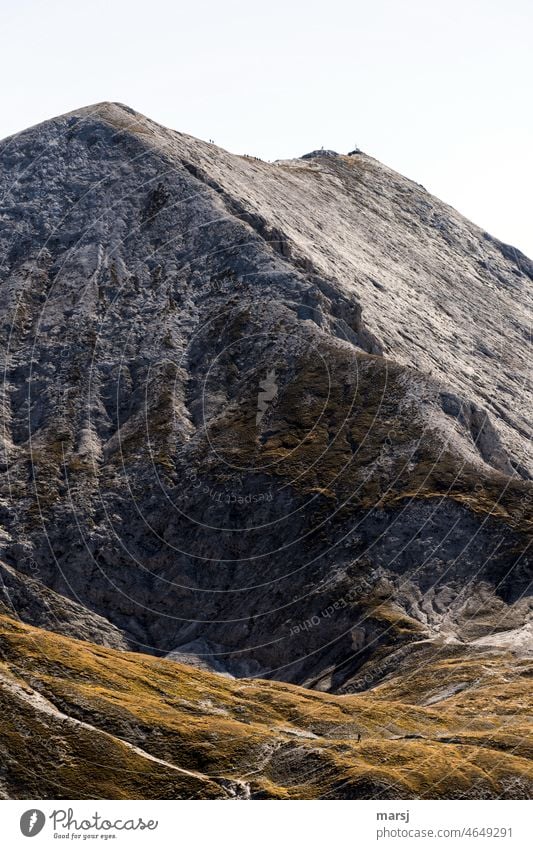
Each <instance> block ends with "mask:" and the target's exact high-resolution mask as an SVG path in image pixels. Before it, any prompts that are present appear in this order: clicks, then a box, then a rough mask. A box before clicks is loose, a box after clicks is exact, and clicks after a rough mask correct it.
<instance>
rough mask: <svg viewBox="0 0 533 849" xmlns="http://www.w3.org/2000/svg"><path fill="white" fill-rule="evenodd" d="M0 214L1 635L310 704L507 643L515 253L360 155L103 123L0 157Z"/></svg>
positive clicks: (55, 131)
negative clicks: (463, 651)
mask: <svg viewBox="0 0 533 849" xmlns="http://www.w3.org/2000/svg"><path fill="white" fill-rule="evenodd" d="M0 187H1V193H2V201H1V204H2V205H1V207H0V215H1V219H0V220H1V230H0V275H1V285H0V310H1V313H0V315H1V326H0V335H1V341H2V348H1V350H2V369H3V374H4V380H3V390H2V399H1V404H0V416H1V424H2V427H1V431H0V432H1V435H2V444H1V457H0V460H1V463H2V469H3V482H2V491H1V493H0V494H1V499H2V500H1V504H0V522H1V524H2V528H3V532H2V536H1V538H0V543H1V548H0V555H1V557H2V559H3V562H4V563H5V564H6V566H5V576H6V577H5V585H6V592H5V594H6V593H7V601H5V600H4V605H5V606H6V609H9V604H11V609H13V608H14V609H16V611H17V613H18V615H19V616H20V617H21V618H22V619H23V620H24V621H25V622H30V623H33V624H37V625H40V626H44V627H46V628H51V629H54V630H57V631H59V632H60V633H63V634H66V635H67V636H73V635H76V636H80V637H82V638H85V639H91V640H93V641H98V642H100V643H103V644H105V645H108V646H111V647H115V648H116V647H118V648H120V647H122V648H123V647H129V648H134V649H137V650H140V651H143V652H147V653H153V654H157V655H164V656H169V657H171V658H172V657H174V658H179V659H180V660H183V659H186V658H189V659H190V660H191V661H193V662H194V663H195V664H196V665H198V666H200V668H202V669H209V668H211V669H214V670H216V671H225V672H226V673H228V674H230V675H235V676H250V675H252V676H262V677H273V678H277V679H281V680H285V681H291V682H296V683H300V684H306V685H307V686H310V687H315V688H318V689H321V690H331V691H333V692H343V691H344V690H345V689H346V688H354V689H353V691H354V692H355V691H359V690H360V689H361V688H363V689H364V687H365V686H366V685H365V681H367V683H368V679H367V678H366V677H365V675H366V673H362V670H364V669H365V668H366V666H367V664H368V663H370V662H373V663H374V664H378V666H377V668H378V669H385V668H388V667H387V663H388V661H387V658H392V657H396V658H397V657H398V654H397V653H398V652H400V653H401V657H402V658H404V660H405V662H406V663H407V662H408V660H409V658H410V657H411V656H412V654H413V653H415V654H416V652H417V651H418V649H419V646H420V645H421V644H423V645H424V646H426V645H427V644H428V643H429V644H431V645H433V644H434V646H435V651H436V652H438V651H439V646H440V645H441V643H442V641H443V640H444V641H451V642H452V643H454V644H455V642H457V643H466V644H468V645H469V646H470V645H472V646H473V648H472V650H473V651H475V644H476V641H479V640H483V639H486V638H487V637H489V638H490V637H491V636H493V635H494V634H495V633H496V634H498V633H504V632H507V631H513V632H514V631H520V632H521V629H523V628H525V627H527V623H528V621H529V617H530V604H529V599H530V596H529V595H528V593H529V585H530V579H531V560H530V554H529V544H530V539H531V505H532V504H533V490H532V485H531V482H530V475H531V470H532V468H533V466H532V461H531V455H530V444H529V439H530V430H529V427H530V425H529V418H528V411H529V410H530V409H531V386H530V385H529V383H528V373H527V365H528V354H527V345H528V341H529V337H528V335H527V334H528V328H529V327H530V321H531V292H530V287H529V279H528V277H527V270H528V266H527V263H526V262H525V261H524V259H523V258H521V256H520V255H519V254H518V253H513V252H512V251H511V250H510V249H505V250H504V249H503V248H502V245H501V244H500V243H498V242H497V241H496V240H493V239H492V238H486V234H484V233H483V232H482V231H481V230H479V229H478V228H476V227H475V226H474V225H472V224H470V223H469V222H468V221H466V220H465V219H463V218H462V217H461V216H460V215H459V214H458V213H456V212H455V211H454V210H452V209H450V208H449V207H447V206H445V205H444V204H442V203H440V202H439V201H438V200H437V199H435V198H433V197H431V196H430V195H428V194H427V193H426V192H425V190H423V189H422V188H421V187H419V186H417V185H416V184H414V183H412V182H410V181H408V180H406V179H405V178H403V177H401V176H399V175H397V174H395V173H394V172H391V171H390V170H389V169H387V168H385V166H383V165H381V164H380V163H378V162H376V161H375V160H373V159H371V158H370V157H369V156H367V155H366V154H363V153H358V155H357V156H349V157H348V156H347V157H345V156H341V155H338V156H320V157H318V156H311V158H309V159H304V160H294V161H289V162H281V163H275V164H267V163H263V162H260V161H257V160H252V159H250V158H245V157H243V158H241V157H236V156H232V155H231V154H228V153H227V152H225V151H222V150H219V149H218V148H215V147H214V146H213V145H210V144H206V143H203V142H200V141H198V140H195V139H192V138H190V137H188V136H184V135H182V134H179V133H174V132H171V131H169V130H166V129H164V128H162V127H159V126H158V125H156V124H154V123H153V122H151V121H149V120H148V119H146V118H144V117H143V116H140V115H138V114H137V113H135V112H133V111H132V110H130V109H128V108H127V107H123V106H121V105H118V104H99V105H97V106H95V107H90V108H87V109H82V110H79V111H77V112H74V113H72V114H70V115H65V116H62V117H60V118H56V119H54V120H52V121H49V122H47V123H45V124H44V125H40V126H39V127H36V128H32V129H30V130H27V131H25V132H24V133H20V134H19V135H17V136H15V137H13V138H11V139H7V140H5V141H4V142H3V143H2V144H1V145H0ZM504 247H505V246H504ZM76 629H77V631H76ZM413 656H414V655H413ZM372 680H373V681H374V680H379V676H378V678H377V679H372ZM361 682H363V683H361Z"/></svg>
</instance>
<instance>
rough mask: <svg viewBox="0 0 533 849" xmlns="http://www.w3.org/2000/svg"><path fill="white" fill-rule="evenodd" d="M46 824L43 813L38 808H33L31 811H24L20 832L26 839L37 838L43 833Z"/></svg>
mask: <svg viewBox="0 0 533 849" xmlns="http://www.w3.org/2000/svg"><path fill="white" fill-rule="evenodd" d="M45 822H46V817H45V815H44V814H43V812H42V811H39V810H37V808H32V809H31V810H29V811H24V813H23V814H22V816H21V818H20V830H21V832H22V833H23V835H24V837H35V835H36V834H39V832H40V831H42V829H43V826H44V824H45Z"/></svg>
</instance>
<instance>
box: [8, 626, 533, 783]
mask: <svg viewBox="0 0 533 849" xmlns="http://www.w3.org/2000/svg"><path fill="white" fill-rule="evenodd" d="M0 658H1V664H0V700H1V705H2V711H1V716H2V719H1V723H2V728H1V737H0V754H1V764H2V767H1V772H0V776H1V778H0V787H1V793H2V795H4V796H6V797H14V798H28V797H40V798H43V797H44V798H85V797H90V798H94V797H96V798H163V799H168V798H191V797H192V798H250V797H251V798H276V799H298V798H369V797H372V798H376V797H377V798H379V797H380V796H381V797H384V798H414V797H422V798H439V797H443V798H465V797H466V798H470V797H479V798H492V797H506V796H508V797H512V798H520V797H524V796H527V795H528V794H530V793H531V791H532V789H533V767H532V765H531V760H530V759H529V758H530V757H531V749H532V745H531V739H530V737H529V738H528V711H529V712H530V710H531V683H530V681H531V664H529V663H528V662H527V661H525V660H519V659H517V658H516V657H512V656H511V655H506V654H503V653H498V652H495V651H488V650H487V651H484V652H482V651H481V650H480V652H479V653H473V652H472V650H467V649H466V648H463V647H460V646H456V647H455V646H454V647H449V646H444V647H442V649H441V651H440V652H438V653H436V652H435V648H434V647H430V646H429V644H427V643H424V642H421V643H419V644H417V647H416V648H415V650H413V652H412V654H411V655H410V658H409V659H408V660H407V661H406V665H405V667H404V669H403V670H402V675H401V676H398V677H395V675H389V676H387V677H386V678H385V680H384V682H383V683H382V684H381V685H380V686H378V687H376V688H374V689H373V690H371V691H368V692H366V693H363V694H360V695H346V696H332V695H328V694H323V693H317V692H312V691H309V690H304V689H301V688H299V687H295V686H291V685H287V684H280V683H271V682H268V681H260V680H255V681H247V680H232V679H229V678H226V677H222V676H218V675H214V674H211V673H207V672H203V671H198V670H195V669H193V668H191V667H188V666H183V665H180V664H176V663H173V662H171V661H166V660H158V659H154V658H151V657H148V656H146V655H140V654H134V653H125V652H119V651H114V650H112V649H105V648H102V647H101V646H96V645H93V644H91V643H87V642H82V641H78V640H74V639H69V638H67V637H62V636H58V635H55V634H52V633H49V632H47V631H43V630H40V629H37V628H32V627H29V626H26V625H22V624H21V623H19V622H16V621H14V620H13V619H10V618H9V617H5V616H2V617H0ZM359 733H360V734H361V735H362V740H361V742H360V743H357V735H358V734H359Z"/></svg>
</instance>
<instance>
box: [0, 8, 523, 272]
mask: <svg viewBox="0 0 533 849" xmlns="http://www.w3.org/2000/svg"><path fill="white" fill-rule="evenodd" d="M0 4H1V5H0V9H1V20H0V26H1V30H2V42H1V52H0V73H1V76H0V79H1V80H2V109H1V110H0V138H2V137H4V136H7V135H10V134H11V133H14V132H17V131H19V130H22V129H24V128H25V127H27V126H30V125H32V124H35V123H38V122H39V121H42V120H45V119H47V118H50V117H53V116H54V115H58V114H61V113H63V112H67V111H69V110H71V109H75V108H76V107H79V106H85V105H88V104H91V103H95V102H98V101H101V100H118V101H121V102H123V103H126V104H128V105H129V106H131V107H133V108H134V109H137V110H138V111H140V112H143V113H144V114H146V115H148V116H149V117H151V118H153V119H154V120H156V121H159V122H161V123H162V124H165V125H166V126H169V127H172V128H174V129H176V130H180V131H182V132H187V133H190V134H191V135H194V136H198V137H200V138H204V139H207V138H213V139H214V140H215V142H216V143H217V144H218V145H220V146H222V147H225V148H227V149H228V150H230V151H233V152H235V153H249V154H254V155H257V156H260V157H262V158H263V159H270V160H271V159H278V158H286V157H293V156H300V155H301V154H303V153H306V152H307V151H309V150H312V149H314V148H317V147H321V146H322V145H323V146H324V147H330V148H333V149H335V150H338V151H339V152H347V151H348V150H350V149H351V148H352V147H353V146H354V144H357V145H358V146H359V147H361V148H362V149H363V150H364V151H365V152H367V153H369V154H370V155H372V156H375V157H376V158H378V159H380V160H382V161H383V162H385V163H386V164H387V165H390V166H391V167H393V168H395V169H396V170H398V171H400V172H402V173H403V174H406V175H407V176H408V177H411V178H413V179H414V180H416V181H417V182H420V183H423V184H424V186H425V187H426V188H427V189H428V190H429V191H431V192H433V193H434V194H436V195H438V196H439V197H441V198H442V199H443V200H445V201H447V202H448V203H451V204H452V205H453V206H455V207H456V208H457V209H458V210H459V211H460V212H462V213H463V214H465V215H467V216H468V217H469V218H471V219H472V220H473V221H475V222H476V223H477V224H479V225H480V226H482V227H484V228H485V229H487V230H488V231H489V232H491V233H492V234H493V235H495V236H497V237H498V238H500V239H502V240H503V241H506V242H510V243H511V244H514V245H515V246H516V247H518V248H520V249H521V250H523V251H524V252H525V253H528V254H529V255H530V256H533V232H532V227H531V221H532V215H531V203H532V200H531V199H532V198H533V179H532V170H533V169H532V168H531V158H532V154H531V151H532V150H533V117H532V109H531V88H532V85H531V84H532V77H533V74H532V65H533V60H532V56H533V51H532V50H531V34H532V24H533V4H532V3H531V0H506V2H502V0H462V2H460V0H438V2H435V0H364V2H362V0H322V2H315V0H305V2H303V1H300V2H291V0H286V2H281V0H265V2H262V3H257V2H251V0H220V2H215V1H214V0H188V2H186V3H185V2H180V0H177V2H169V1H168V0H143V2H138V0H128V2H126V0H90V2H87V0H83V2H80V0H47V1H46V2H43V0H0Z"/></svg>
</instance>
